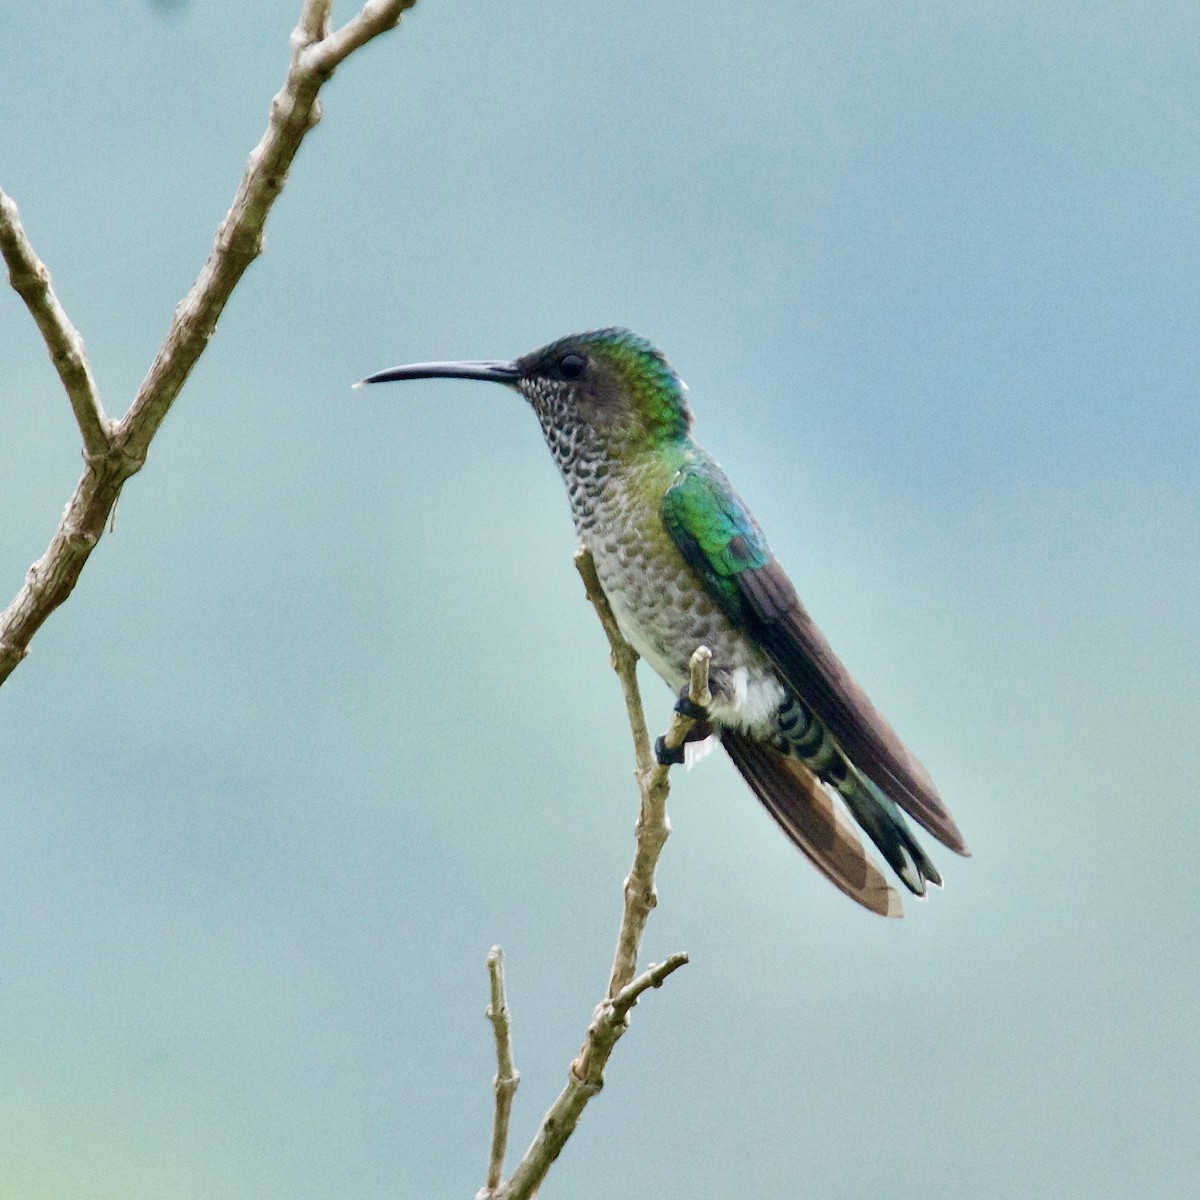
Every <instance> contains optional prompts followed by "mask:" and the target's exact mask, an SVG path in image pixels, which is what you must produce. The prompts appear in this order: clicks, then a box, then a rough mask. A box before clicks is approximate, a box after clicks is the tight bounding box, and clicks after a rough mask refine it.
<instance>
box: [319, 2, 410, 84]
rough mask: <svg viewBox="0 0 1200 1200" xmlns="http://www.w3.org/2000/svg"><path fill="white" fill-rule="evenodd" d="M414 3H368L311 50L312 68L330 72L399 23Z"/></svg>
mask: <svg viewBox="0 0 1200 1200" xmlns="http://www.w3.org/2000/svg"><path fill="white" fill-rule="evenodd" d="M416 2H417V0H367V3H366V4H364V5H363V7H362V11H361V12H360V13H359V14H358V15H357V16H356V17H353V18H352V19H351V20H349V21H347V22H346V24H345V25H343V26H342V27H341V29H339V30H338V31H337V32H336V33H333V34H330V36H329V37H327V38H326V39H325V40H324V41H323V42H321V44H320V45H319V46H315V47H314V48H313V50H312V55H313V59H314V64H313V65H314V66H315V67H316V68H317V69H318V70H321V71H325V72H326V73H331V72H332V71H333V69H334V68H335V67H336V66H337V65H338V63H340V62H341V61H342V60H343V59H344V58H345V57H346V56H347V55H349V54H352V53H353V52H354V51H355V50H357V49H358V48H359V46H362V45H364V44H365V43H366V42H369V41H370V40H371V39H372V38H373V37H378V36H379V35H380V34H381V33H386V32H387V31H388V30H389V29H393V28H395V26H397V25H399V24H400V18H401V17H402V16H404V14H405V13H406V12H407V11H408V10H409V9H410V8H412V6H413V5H414V4H416Z"/></svg>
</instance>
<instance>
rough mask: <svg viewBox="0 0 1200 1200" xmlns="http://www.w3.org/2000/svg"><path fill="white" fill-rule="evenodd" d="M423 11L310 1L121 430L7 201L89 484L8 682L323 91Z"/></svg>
mask: <svg viewBox="0 0 1200 1200" xmlns="http://www.w3.org/2000/svg"><path fill="white" fill-rule="evenodd" d="M415 2H416V0H367V3H366V4H364V5H363V7H362V9H361V10H360V11H359V12H358V13H357V14H356V15H355V16H354V17H352V18H351V19H350V20H349V21H347V22H346V24H345V25H343V26H342V27H341V28H340V29H338V30H336V31H334V32H332V33H331V32H330V30H329V17H330V11H331V9H332V3H331V0H305V3H304V7H303V10H302V12H301V14H300V20H299V22H298V24H297V26H296V29H295V31H294V32H293V33H292V39H291V44H292V61H291V66H290V68H289V70H288V73H287V78H286V80H285V81H284V85H283V87H282V88H281V89H280V91H279V93H278V95H276V97H275V99H274V100H273V101H272V103H271V115H270V120H269V122H268V124H267V129H266V132H265V133H264V134H263V136H262V139H261V140H260V141H259V143H258V145H257V146H256V147H255V148H254V150H253V152H252V153H251V155H250V159H249V162H248V163H247V164H246V170H245V173H244V174H243V176H242V181H241V184H240V185H239V187H238V190H237V194H236V195H235V197H234V200H233V205H232V207H231V208H230V209H229V212H228V213H227V214H226V216H225V219H224V221H222V222H221V225H220V227H219V228H218V230H217V236H216V240H215V242H214V244H213V248H212V252H211V253H210V254H209V256H208V261H207V262H206V263H205V264H204V268H203V270H202V271H201V272H200V275H199V276H198V277H197V279H196V282H195V283H194V284H193V285H192V288H191V291H189V292H188V294H187V296H186V297H185V298H184V300H183V301H182V302H181V303H180V305H179V307H178V308H177V309H176V310H175V315H174V317H173V318H172V320H171V324H170V327H169V328H168V330H167V334H166V337H165V338H164V339H163V343H162V345H161V346H160V347H159V350H158V353H157V354H156V355H155V358H154V361H153V363H152V364H151V366H150V370H149V372H148V373H147V375H146V378H145V379H144V380H143V382H142V385H141V387H140V388H139V389H138V393H137V396H136V397H135V398H134V400H133V403H132V404H131V405H130V406H129V410H128V411H127V412H126V413H125V415H124V417H122V418H121V419H120V420H119V421H116V422H112V421H109V420H108V419H107V418H106V417H105V415H104V409H103V407H102V406H101V403H100V397H99V395H98V393H97V390H96V384H95V380H94V379H93V378H92V373H91V369H90V368H89V366H88V362H87V357H86V355H85V353H84V349H83V341H82V339H81V338H80V336H79V334H78V332H77V331H76V330H75V328H74V326H73V325H72V324H71V322H70V321H69V320H68V319H67V316H66V313H65V312H63V309H62V306H61V305H60V304H59V302H58V300H57V298H56V297H55V295H54V292H53V289H52V288H51V287H50V274H49V272H48V271H47V270H46V267H45V266H44V265H43V264H42V262H41V261H40V260H39V259H38V257H37V255H36V254H35V253H34V252H33V247H32V246H31V245H30V244H29V240H28V238H27V237H26V236H25V232H24V230H23V229H22V227H21V222H20V219H19V217H18V214H17V207H16V205H15V204H14V203H13V202H12V200H10V199H9V197H7V196H6V195H4V193H3V192H0V254H3V256H4V260H5V262H6V263H7V265H8V273H9V280H10V282H11V283H12V286H13V288H14V289H15V290H16V291H17V292H18V293H19V294H20V296H21V298H22V299H23V300H24V301H25V304H26V307H28V309H29V311H30V313H31V314H32V316H33V318H34V320H35V322H36V323H37V326H38V329H39V330H40V332H41V334H42V340H43V341H44V342H45V343H46V348H47V349H48V350H49V352H50V357H51V359H52V360H53V361H54V365H55V367H56V368H57V370H58V373H59V377H60V379H61V380H62V383H63V387H64V388H65V389H66V392H67V395H68V397H69V398H70V401H71V406H72V408H73V410H74V412H75V419H76V421H77V423H78V425H79V428H80V432H81V434H82V437H83V451H84V454H83V457H84V471H83V475H82V477H81V478H80V480H79V483H78V484H77V485H76V488H75V493H74V495H73V496H72V497H71V499H70V501H69V502H68V504H67V507H66V510H65V511H64V513H63V516H62V520H61V521H60V522H59V525H58V528H57V530H56V531H55V533H54V536H53V538H52V539H51V541H50V545H49V547H48V548H47V550H46V552H45V553H44V554H43V555H42V557H41V558H39V559H38V561H37V562H35V563H34V564H33V566H32V567H30V568H29V571H28V573H27V574H26V577H25V582H24V584H23V585H22V587H21V589H20V590H19V591H18V592H17V594H16V596H15V597H14V598H13V600H12V602H11V603H10V604H9V606H8V607H7V608H6V609H5V610H4V612H3V613H0V683H3V682H4V680H5V679H7V678H8V676H9V675H10V674H11V673H12V671H13V669H14V668H15V667H16V665H17V664H18V663H19V662H20V661H21V659H22V658H24V657H25V654H26V653H27V651H28V648H29V642H30V640H31V639H32V638H33V635H34V634H35V633H37V631H38V629H40V628H41V626H42V624H43V622H44V621H45V620H46V618H47V617H48V616H49V615H50V614H51V613H52V612H53V611H54V610H55V609H56V608H57V607H58V606H59V605H60V604H62V602H63V601H64V600H66V598H67V597H68V596H69V595H70V594H71V591H72V589H73V588H74V587H75V584H76V582H77V581H78V579H79V576H80V574H81V572H82V571H83V568H84V565H85V564H86V563H87V560H88V557H89V556H90V555H91V552H92V550H93V549H95V546H96V543H97V542H98V541H99V540H100V538H101V537H102V536H103V534H104V529H105V525H106V523H107V521H108V517H109V514H110V513H111V512H112V509H113V506H114V505H115V504H116V502H117V497H118V496H119V495H120V494H121V488H122V487H123V486H124V484H125V481H126V480H127V479H128V478H129V477H130V476H131V475H134V474H136V472H138V471H139V470H141V468H142V465H143V464H144V463H145V461H146V453H147V451H148V450H149V448H150V443H151V441H152V440H153V439H154V435H155V434H156V433H157V432H158V429H159V427H160V426H161V425H162V422H163V418H164V417H166V415H167V413H168V412H169V411H170V408H171V405H172V404H173V403H174V402H175V398H176V397H177V396H178V395H179V392H180V389H181V388H182V387H183V385H184V383H185V381H186V380H187V378H188V376H189V375H190V374H191V372H192V369H193V367H195V365H196V362H197V360H198V359H199V357H200V355H201V354H202V353H203V352H204V349H205V347H206V346H207V345H208V342H209V339H210V338H211V337H212V335H213V333H214V331H215V330H216V327H217V320H218V318H219V317H220V315H221V313H222V311H223V310H224V308H225V304H226V302H227V301H228V300H229V297H230V296H231V295H232V293H233V289H234V288H235V287H236V286H237V284H238V281H239V280H240V279H241V277H242V275H243V274H244V273H245V271H246V268H247V267H248V266H249V265H250V264H251V263H252V262H253V261H254V259H255V258H257V257H258V255H259V254H261V253H262V248H263V230H264V228H265V226H266V222H267V217H268V215H269V214H270V211H271V207H272V205H273V204H274V203H275V200H276V198H277V197H278V195H279V193H280V191H281V190H282V189H283V185H284V183H285V182H286V180H287V173H288V170H289V169H290V167H291V165H292V160H293V159H294V158H295V156H296V151H297V150H298V149H299V148H300V143H301V142H302V141H303V140H304V136H305V134H307V133H308V131H309V129H311V128H312V127H313V126H314V125H315V124H316V123H317V121H318V120H320V115H321V110H320V103H319V101H318V99H317V95H318V93H319V92H320V90H321V87H322V85H323V84H324V83H325V81H326V80H327V79H328V78H329V77H330V75H332V74H333V72H334V70H335V69H336V67H337V66H338V65H339V64H340V63H341V62H342V61H344V60H345V59H346V57H347V56H348V55H350V54H351V53H353V52H354V51H355V50H357V49H358V48H359V47H360V46H362V45H364V44H365V43H366V42H368V41H370V40H371V39H372V38H374V37H377V36H378V35H379V34H381V33H383V32H385V31H386V30H388V29H391V28H392V27H393V26H395V25H396V24H397V23H398V22H399V21H400V18H401V16H403V14H404V13H405V11H406V10H407V9H409V8H411V7H412V6H413V4H414V3H415Z"/></svg>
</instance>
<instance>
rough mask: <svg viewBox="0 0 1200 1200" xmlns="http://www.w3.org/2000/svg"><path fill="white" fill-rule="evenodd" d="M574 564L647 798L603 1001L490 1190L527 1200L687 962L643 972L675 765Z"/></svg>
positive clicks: (696, 680) (677, 727)
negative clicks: (636, 1013)
mask: <svg viewBox="0 0 1200 1200" xmlns="http://www.w3.org/2000/svg"><path fill="white" fill-rule="evenodd" d="M575 566H576V568H577V569H578V571H579V574H580V576H581V577H582V578H583V585H584V589H585V590H586V592H587V596H588V599H589V600H590V601H591V602H592V606H593V607H594V608H595V610H596V615H597V616H598V617H599V618H600V624H601V625H602V626H603V627H604V632H605V634H606V636H607V637H608V644H609V647H610V649H611V651H612V666H613V670H614V671H616V673H617V676H618V678H619V679H620V681H621V688H622V690H623V692H624V694H625V708H626V711H627V713H628V715H629V727H630V731H631V732H632V734H633V743H634V756H635V758H636V761H637V770H636V771H635V775H636V777H637V781H638V791H639V793H640V796H641V808H640V811H639V815H638V821H637V826H636V829H635V834H636V838H637V848H636V850H635V852H634V858H633V866H632V868H631V869H630V872H629V877H628V878H627V879H626V880H625V908H624V913H623V914H622V918H621V930H620V933H619V934H618V937H617V950H616V954H615V956H614V958H613V965H612V971H611V974H610V977H609V983H608V989H607V992H606V994H605V998H604V1000H602V1001H601V1002H600V1004H599V1005H597V1007H596V1011H595V1013H594V1014H593V1016H592V1022H591V1024H590V1025H589V1026H588V1031H587V1036H586V1037H585V1038H584V1042H583V1045H582V1047H581V1048H580V1051H579V1054H578V1056H577V1057H576V1059H575V1061H574V1062H573V1063H572V1064H571V1068H570V1070H569V1071H568V1072H567V1084H566V1087H564V1088H563V1090H562V1091H561V1092H560V1093H559V1095H558V1098H557V1099H556V1100H555V1101H554V1103H553V1104H552V1105H551V1106H550V1109H549V1110H548V1111H547V1113H546V1115H545V1116H544V1117H543V1118H542V1123H541V1125H540V1126H539V1128H538V1131H537V1133H536V1134H535V1135H534V1139H533V1142H532V1143H531V1145H530V1147H529V1149H528V1150H526V1151H525V1155H524V1157H523V1158H522V1159H521V1161H520V1163H518V1164H517V1167H516V1170H514V1171H513V1173H512V1176H511V1178H510V1179H509V1180H508V1182H507V1183H504V1184H502V1185H501V1186H500V1187H499V1188H498V1189H496V1190H495V1191H494V1192H492V1193H491V1195H490V1197H489V1200H528V1197H530V1196H532V1195H534V1193H535V1192H536V1191H537V1189H538V1188H539V1187H540V1186H541V1183H542V1180H543V1179H545V1177H546V1172H547V1171H549V1169H550V1166H551V1164H552V1163H553V1162H554V1160H555V1159H556V1158H557V1157H558V1156H559V1154H560V1153H561V1152H562V1148H563V1147H564V1146H565V1145H566V1143H567V1140H568V1139H569V1138H570V1136H571V1134H572V1133H573V1132H574V1131H575V1127H576V1126H577V1125H578V1124H579V1118H580V1116H581V1115H582V1113H583V1110H584V1108H585V1107H586V1106H587V1103H588V1101H589V1100H590V1099H591V1098H592V1097H593V1096H595V1095H596V1094H597V1093H598V1092H599V1091H600V1089H601V1088H602V1087H603V1086H604V1068H605V1067H606V1066H607V1064H608V1060H609V1058H610V1056H611V1055H612V1052H613V1048H614V1047H615V1046H616V1044H617V1041H618V1040H619V1039H620V1037H621V1035H622V1034H623V1033H624V1032H625V1030H626V1029H627V1028H628V1024H629V1010H630V1009H631V1008H632V1007H633V1006H634V1004H636V1003H637V1000H638V997H639V996H641V995H642V993H643V992H645V991H646V990H647V989H648V988H652V987H659V986H661V984H662V982H663V980H664V979H666V978H667V976H668V975H670V974H671V973H672V972H674V971H677V970H678V969H679V968H680V967H681V966H683V964H684V963H686V962H687V961H688V957H687V955H686V954H672V955H671V956H670V958H668V959H666V960H665V961H663V962H662V963H660V964H658V965H657V966H651V967H650V968H648V969H647V970H646V971H644V972H642V974H640V975H638V974H637V960H638V953H639V951H640V949H641V943H642V935H643V933H644V932H645V929H646V922H647V920H648V919H649V916H650V911H651V909H653V908H654V905H655V903H656V901H657V897H656V893H655V887H654V872H655V868H656V867H657V865H658V858H659V855H660V854H661V852H662V848H663V845H664V844H665V842H666V840H667V836H668V834H669V833H670V831H671V825H670V822H669V821H668V820H667V794H668V791H669V790H670V775H669V771H670V768H669V767H667V766H665V765H659V764H658V763H656V762H655V761H654V756H653V754H652V752H651V749H650V737H649V734H648V733H647V730H646V716H645V710H644V708H643V707H642V697H641V692H640V691H639V690H638V684H637V662H638V656H637V652H636V651H635V650H634V649H633V647H632V646H631V645H630V644H629V643H628V642H627V641H626V640H625V638H624V636H623V635H622V633H621V630H620V627H619V626H618V624H617V621H616V617H615V616H614V615H613V611H612V606H611V605H610V604H609V602H608V597H607V596H606V595H605V594H604V588H603V587H602V586H601V584H600V579H599V576H598V575H597V574H596V564H595V562H594V561H593V559H592V556H591V554H590V553H589V552H588V551H587V550H586V549H583V548H580V550H579V551H577V553H576V555H575ZM711 657H712V655H711V654H710V653H709V651H708V649H707V647H705V646H700V647H698V648H697V650H696V653H695V654H693V655H692V660H691V669H690V678H689V697H690V699H691V700H692V702H693V703H694V704H696V705H697V706H698V707H702V708H707V706H708V705H709V703H711V700H712V696H711V695H710V693H709V690H708V666H709V661H710V659H711ZM694 724H695V718H692V717H688V716H685V715H684V714H682V713H678V712H677V713H676V714H675V716H674V719H673V720H672V722H671V726H670V729H669V730H668V731H667V733H666V734H665V735H664V739H663V740H664V742H665V743H666V745H667V746H668V747H669V748H671V749H677V748H678V747H680V746H682V745H683V743H684V740H685V739H686V737H687V735H688V733H689V732H690V731H691V729H692V726H693V725H694Z"/></svg>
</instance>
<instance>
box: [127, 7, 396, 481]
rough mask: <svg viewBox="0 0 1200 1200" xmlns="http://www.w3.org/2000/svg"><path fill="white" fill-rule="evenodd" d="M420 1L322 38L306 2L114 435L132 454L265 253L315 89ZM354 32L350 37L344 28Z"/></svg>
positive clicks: (312, 118)
mask: <svg viewBox="0 0 1200 1200" xmlns="http://www.w3.org/2000/svg"><path fill="white" fill-rule="evenodd" d="M414 3H415V0H387V2H386V3H380V0H369V2H368V3H367V4H366V5H364V7H363V9H362V11H361V12H360V13H359V14H358V16H357V17H355V18H354V19H353V20H352V21H350V22H349V24H348V25H347V26H346V27H345V28H343V29H341V30H339V31H338V32H337V33H335V34H332V35H330V37H328V38H326V39H324V40H323V41H315V42H314V41H312V40H311V38H312V33H313V31H314V30H316V29H319V28H321V27H322V25H323V24H324V23H327V20H328V15H329V5H328V4H325V3H322V2H321V0H307V2H306V4H305V6H304V10H303V12H302V13H301V16H300V22H299V24H298V25H297V27H296V30H295V32H294V33H293V35H292V46H293V49H292V65H291V68H290V69H289V71H288V75H287V79H286V81H285V82H284V85H283V88H282V89H281V90H280V91H279V93H278V95H276V97H275V99H274V100H272V101H271V119H270V121H269V123H268V125H267V128H266V132H265V133H264V134H263V136H262V139H261V140H260V141H259V143H258V145H257V146H255V148H254V150H253V151H252V152H251V154H250V159H249V161H248V162H247V164H246V172H245V174H244V175H243V176H242V182H241V184H240V186H239V187H238V190H237V194H236V195H235V196H234V199H233V204H232V206H231V207H230V209H229V212H228V213H227V214H226V216H225V220H224V221H222V222H221V225H220V227H219V228H218V229H217V237H216V241H215V242H214V244H213V248H212V252H211V253H210V254H209V256H208V261H207V262H206V263H205V264H204V269H203V270H202V271H201V272H200V275H199V277H198V278H197V279H196V282H195V283H194V284H193V285H192V289H191V291H190V292H188V294H187V296H186V297H185V298H184V300H183V302H182V303H181V304H180V305H179V307H178V308H177V309H176V310H175V315H174V317H173V319H172V321H171V326H170V328H169V329H168V330H167V336H166V338H165V339H164V340H163V344H162V346H161V347H160V348H159V351H158V354H157V356H156V357H155V359H154V362H153V363H152V364H151V367H150V371H149V373H148V374H147V375H146V378H145V379H144V380H143V381H142V386H141V387H140V388H139V389H138V394H137V396H136V397H135V399H134V401H133V404H132V405H131V406H130V409H129V411H128V412H127V413H126V414H125V416H124V417H123V418H122V420H121V422H120V424H119V426H118V427H117V439H118V441H119V443H120V445H121V446H122V447H123V449H124V450H125V452H126V453H127V454H128V455H130V456H131V457H132V458H133V459H135V460H139V459H144V458H145V455H146V450H147V448H148V447H149V445H150V441H151V439H152V438H153V437H154V435H155V433H157V432H158V427H159V426H160V425H161V424H162V421H163V418H164V417H165V416H166V415H167V412H168V411H169V409H170V407H171V405H172V404H173V403H174V401H175V397H176V396H178V395H179V391H180V389H181V388H182V387H183V385H184V382H185V381H186V380H187V377H188V376H189V375H190V374H191V371H192V368H193V367H194V366H195V365H196V360H197V359H198V358H199V357H200V355H201V354H202V353H203V352H204V348H205V347H206V346H207V345H208V342H209V339H210V338H211V337H212V335H213V333H214V332H215V331H216V328H217V320H218V318H219V317H220V315H221V313H222V311H223V310H224V308H225V304H226V302H227V301H228V300H229V297H230V295H231V294H232V293H233V289H234V288H235V287H236V286H237V284H238V281H239V280H240V279H241V277H242V275H243V273H244V272H245V270H246V268H247V267H248V266H249V265H250V264H251V263H252V262H253V261H254V260H255V259H256V258H257V257H258V256H259V255H260V254H261V253H262V250H263V229H264V227H265V226H266V223H267V217H268V216H269V215H270V212H271V207H272V205H273V204H274V203H275V199H276V197H277V196H278V195H279V193H280V192H281V191H282V190H283V186H284V184H285V183H286V182H287V173H288V171H289V169H290V168H291V165H292V160H293V159H294V158H295V157H296V151H297V150H299V149H300V143H301V142H302V141H303V140H304V135H305V134H306V133H307V132H308V131H309V130H310V129H311V128H312V127H313V126H314V125H315V124H316V123H317V122H318V121H319V120H320V119H321V108H320V104H319V103H318V101H317V93H318V92H319V91H320V90H321V85H322V84H323V83H324V82H325V81H326V80H327V79H328V78H329V76H330V75H331V74H332V73H333V69H334V68H335V67H336V66H337V65H338V63H340V62H341V61H342V60H343V59H344V58H345V57H346V56H347V55H348V54H349V53H350V52H351V51H352V50H355V49H357V48H358V47H359V46H361V45H363V44H364V43H365V42H368V41H370V39H371V38H373V37H375V36H377V35H378V34H380V33H383V32H385V31H386V30H388V29H391V28H392V27H393V26H395V25H396V24H397V23H398V22H399V20H400V17H401V16H402V15H403V13H404V11H405V10H406V9H408V8H411V7H412V5H413V4H414ZM351 26H353V27H354V30H355V36H354V37H353V38H352V39H350V40H349V41H347V40H346V39H345V37H344V35H345V32H346V29H348V28H350V27H351Z"/></svg>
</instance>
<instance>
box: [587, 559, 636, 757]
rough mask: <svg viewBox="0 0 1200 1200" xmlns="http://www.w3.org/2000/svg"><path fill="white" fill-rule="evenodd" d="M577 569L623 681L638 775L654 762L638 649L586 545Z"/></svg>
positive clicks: (622, 685)
mask: <svg viewBox="0 0 1200 1200" xmlns="http://www.w3.org/2000/svg"><path fill="white" fill-rule="evenodd" d="M575 569H576V570H577V571H578V572H579V574H580V576H581V577H582V578H583V587H584V591H586V592H587V598H588V599H589V600H590V601H591V602H592V607H593V608H594V609H595V610H596V616H598V617H599V618H600V624H601V625H602V626H603V627H604V634H605V636H606V637H607V638H608V645H609V649H610V650H611V655H610V658H609V661H610V662H611V663H612V669H613V670H614V671H616V673H617V678H618V679H620V681H621V690H622V691H623V692H624V693H625V708H626V711H627V712H628V713H629V729H630V732H631V733H632V734H633V753H634V757H635V758H636V760H637V769H638V774H639V775H640V774H641V773H642V772H644V771H649V770H650V768H651V767H652V766H653V765H654V759H653V757H652V756H651V754H650V734H649V733H648V732H647V731H646V712H645V709H643V707H642V696H641V693H640V692H639V691H638V685H637V664H638V652H637V651H636V650H635V649H634V648H633V647H632V646H631V645H630V644H629V643H628V642H627V641H626V640H625V638H624V636H623V635H622V634H621V630H620V627H619V626H618V625H617V618H616V617H615V616H614V615H613V610H612V606H611V605H610V604H609V602H608V597H607V596H606V595H605V594H604V588H603V587H602V586H601V584H600V576H599V575H597V574H596V562H595V560H594V559H593V558H592V556H591V553H590V552H589V551H588V550H585V549H584V548H583V547H582V546H580V547H579V549H578V550H576V551H575Z"/></svg>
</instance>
